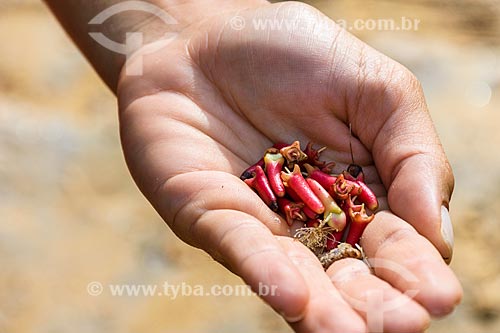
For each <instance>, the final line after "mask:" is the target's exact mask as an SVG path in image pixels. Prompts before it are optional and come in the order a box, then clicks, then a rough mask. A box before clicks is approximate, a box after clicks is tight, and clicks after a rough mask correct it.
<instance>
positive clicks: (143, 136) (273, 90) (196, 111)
mask: <svg viewBox="0 0 500 333" xmlns="http://www.w3.org/2000/svg"><path fill="white" fill-rule="evenodd" d="M116 2H117V1H83V0H65V1H62V0H58V1H55V0H53V1H47V3H48V5H49V6H50V7H51V8H52V10H53V11H54V13H55V14H56V16H57V17H58V18H59V20H60V21H61V23H62V24H63V26H64V27H65V28H66V30H67V31H68V32H69V33H70V35H71V36H72V37H73V39H74V40H75V42H76V43H77V45H78V46H79V47H80V49H81V50H82V51H83V52H84V54H85V55H86V56H87V58H88V59H89V60H90V62H91V63H92V64H93V66H94V67H95V68H96V70H97V71H98V73H99V74H100V75H101V76H102V78H103V79H104V80H105V82H106V83H107V84H108V86H110V88H111V89H113V91H115V92H116V94H117V97H118V104H119V119H120V131H121V132H120V133H121V138H122V144H123V150H124V153H125V157H126V161H127V164H128V166H129V169H130V172H131V174H132V176H133V178H134V180H135V181H136V183H137V185H138V187H139V188H140V189H141V191H142V192H143V193H144V195H145V196H146V197H147V199H148V200H149V201H150V202H151V203H152V205H153V206H154V207H155V209H156V210H157V211H158V213H159V214H160V215H161V216H162V217H163V218H164V219H165V221H166V222H167V223H168V225H169V226H170V227H171V228H172V230H173V231H174V232H175V233H176V234H177V235H178V236H179V237H180V238H181V239H182V240H184V241H185V242H186V243H188V244H191V245H193V246H196V247H199V248H201V249H204V250H205V251H206V252H208V253H209V254H210V255H211V256H212V257H213V258H214V259H215V260H217V261H218V262H220V263H222V264H223V265H224V266H225V267H227V268H228V269H229V270H231V271H232V272H234V273H235V274H238V275H239V276H241V277H242V278H243V280H245V281H246V282H247V283H248V284H249V285H250V286H252V287H253V288H255V289H257V288H258V285H259V283H264V284H268V285H277V286H278V290H279V294H278V295H274V296H264V297H263V299H264V300H265V301H266V302H267V303H268V304H269V305H270V306H271V307H273V308H274V309H275V310H276V311H277V312H278V313H280V314H282V316H283V317H284V318H285V320H287V321H288V322H289V324H290V326H291V327H292V328H293V329H294V330H295V331H296V332H309V333H310V332H325V331H328V332H365V331H367V330H369V329H373V327H369V325H368V324H367V314H366V313H365V312H364V311H361V310H360V309H359V307H357V306H356V303H355V301H353V300H355V299H358V300H366V299H368V297H369V295H370V294H371V293H373V291H381V292H383V296H384V299H385V300H388V299H389V300H390V299H395V298H397V297H400V298H401V297H402V298H404V299H406V301H405V302H404V304H402V305H401V306H399V307H398V308H397V309H396V310H392V312H391V311H389V312H386V313H384V315H383V323H382V325H383V329H384V331H387V332H392V331H393V332H401V331H405V332H406V331H412V332H418V331H423V330H425V328H426V327H427V326H428V325H429V320H430V316H443V315H446V314H448V313H450V312H451V311H452V310H453V308H454V307H455V306H456V305H457V304H458V303H459V302H460V299H461V296H462V290H461V287H460V284H459V282H458V280H457V279H456V277H455V276H454V274H453V272H452V271H451V270H450V268H449V267H448V266H447V265H446V263H445V261H443V259H442V257H444V258H447V259H450V258H451V254H452V249H451V246H449V245H447V244H446V243H445V242H444V240H443V239H442V237H441V233H440V219H441V218H440V207H441V205H443V204H444V205H445V206H446V205H447V204H448V202H449V199H450V196H451V192H452V189H453V175H452V172H451V169H450V166H449V164H448V162H447V159H446V156H445V154H444V152H443V149H442V147H441V144H440V142H439V139H438V137H437V135H436V131H435V129H434V126H433V124H432V121H431V118H430V116H429V114H428V111H427V107H426V104H425V100H424V96H423V93H422V89H421V87H420V85H419V83H418V81H417V80H416V79H415V77H414V76H413V75H412V74H411V73H410V72H409V71H408V70H407V69H405V68H404V67H403V66H402V65H400V64H398V63H396V62H394V61H393V60H391V59H389V58H387V57H386V56H384V55H382V54H380V53H378V52H377V51H375V50H374V49H372V48H370V47H369V46H368V45H366V44H364V43H363V42H362V41H360V40H358V39H356V38H355V37H353V36H352V35H350V34H348V33H347V32H346V31H344V30H342V29H341V28H339V27H338V26H336V25H335V24H334V23H333V22H332V21H331V20H330V19H328V18H327V17H325V16H324V15H323V14H321V13H320V12H318V11H317V10H315V9H313V8H312V7H309V6H307V5H304V4H299V3H292V2H287V3H282V4H273V5H271V4H268V3H267V2H263V1H231V2H227V1H222V2H217V1H210V2H208V1H150V2H151V3H155V4H157V5H159V6H161V7H162V8H164V9H165V10H167V12H168V13H169V14H171V15H172V16H174V17H175V18H176V19H177V20H178V21H179V22H180V24H179V25H176V26H175V27H173V26H165V24H161V22H158V21H157V20H155V19H154V18H151V17H144V15H143V14H135V15H134V14H131V13H127V14H123V15H127V16H126V17H127V19H124V18H123V17H122V18H120V15H121V14H119V15H116V17H115V18H113V19H112V20H113V24H111V23H109V24H107V25H104V26H103V30H105V31H106V32H107V34H108V36H111V37H110V39H114V40H116V41H120V38H121V39H123V32H124V31H137V30H139V31H143V32H147V33H148V37H147V38H148V42H150V44H148V45H145V46H142V47H141V48H139V49H136V50H134V52H135V55H136V57H135V58H134V59H132V60H131V62H130V63H128V64H127V65H131V64H133V62H134V61H139V60H138V59H139V58H140V57H139V55H143V58H142V60H143V75H141V76H128V75H126V73H125V71H124V70H123V64H124V57H123V56H120V55H117V54H114V53H112V52H110V51H108V50H106V49H104V48H102V47H101V46H99V45H98V44H97V43H95V42H93V41H92V40H90V38H89V37H88V35H87V32H88V31H87V30H88V26H87V24H86V23H87V22H88V21H89V20H90V18H92V17H93V16H95V15H96V14H97V13H99V12H100V11H101V10H103V9H104V8H106V7H107V6H109V5H111V4H113V3H116ZM75 8H78V10H75ZM214 8H217V12H216V13H215V12H214ZM215 14H216V15H215ZM235 15H238V16H241V17H242V18H244V20H245V21H246V22H247V24H246V26H245V28H244V29H242V30H235V29H232V28H231V25H230V24H229V22H230V20H231V18H233V17H234V16H235ZM253 18H260V19H266V18H268V19H275V18H278V19H287V20H291V21H293V22H296V24H295V25H294V26H295V28H294V29H292V30H291V31H289V30H287V29H282V30H275V31H271V30H267V31H259V30H256V29H253V27H252V25H251V22H252V19H253ZM165 31H175V32H177V33H178V35H177V37H176V38H175V39H174V40H173V41H171V42H170V43H169V44H168V46H167V47H164V48H162V49H161V50H160V51H157V52H154V53H149V50H150V49H151V48H152V47H154V46H155V43H158V42H155V39H156V38H157V37H158V36H160V35H162V34H163V33H164V32H165ZM349 123H351V124H352V131H353V134H354V137H353V139H352V146H353V153H354V156H355V158H356V163H358V164H360V165H362V166H363V169H364V171H365V175H366V182H367V183H368V184H369V186H370V188H372V189H373V190H374V191H375V193H376V194H377V196H379V198H380V202H381V205H382V207H383V208H384V209H385V210H384V211H383V212H380V213H378V214H377V216H376V218H375V220H374V221H373V222H372V223H371V224H370V225H369V226H368V227H367V229H366V230H365V233H364V235H363V238H362V241H361V244H362V246H363V247H364V250H365V252H366V255H367V256H368V257H369V258H370V259H372V260H374V259H375V260H386V261H390V262H392V263H394V264H395V265H397V267H401V269H403V270H405V271H408V272H410V273H411V275H412V276H413V279H410V280H408V279H403V278H402V277H401V274H397V273H395V272H394V271H392V270H390V269H387V267H385V266H383V265H382V266H380V265H379V266H380V267H375V269H374V272H373V273H372V272H370V271H369V270H368V268H367V267H366V265H364V264H363V263H362V262H361V261H356V260H343V261H341V262H338V263H335V264H333V265H332V266H331V267H330V268H329V269H328V271H327V272H326V273H325V272H324V270H323V269H322V267H321V265H320V264H319V261H318V260H317V259H316V258H315V257H314V255H313V254H312V253H311V252H310V251H309V250H308V249H306V248H305V247H304V246H302V244H300V243H298V242H294V241H293V240H292V238H291V237H290V235H291V234H290V230H289V229H288V226H287V224H286V222H285V221H283V220H282V219H280V218H279V217H278V216H277V215H276V214H274V213H273V212H272V211H270V210H269V209H268V208H267V207H266V205H265V204H264V203H263V202H262V201H261V200H260V199H259V198H258V196H257V195H256V194H255V193H254V192H253V191H252V190H251V189H250V188H249V187H248V186H247V185H246V184H244V183H243V182H242V181H241V180H239V178H238V176H239V174H240V173H241V172H242V171H243V170H244V169H246V167H248V166H249V165H251V164H253V163H255V161H257V160H258V159H259V158H261V157H262V154H263V152H264V150H265V149H266V148H268V147H270V146H271V145H272V144H273V143H274V142H278V141H285V142H293V141H294V140H300V141H301V142H303V143H304V144H305V143H306V142H307V141H309V140H311V141H314V142H315V143H317V144H322V145H326V146H327V147H328V149H327V151H325V152H324V153H323V155H322V156H323V158H324V159H325V160H334V161H336V162H337V166H336V169H335V170H334V171H336V172H339V171H341V170H342V169H345V168H346V167H347V165H348V164H349V163H350V162H351V157H350V156H351V155H350V151H349V140H350V136H349ZM389 208H390V210H389ZM408 290H417V291H418V293H417V294H416V296H415V297H413V298H410V297H408V296H403V295H402V294H403V293H405V292H406V291H408ZM405 297H406V298H405ZM395 314H396V315H395ZM372 324H373V323H372ZM370 325H371V324H370Z"/></svg>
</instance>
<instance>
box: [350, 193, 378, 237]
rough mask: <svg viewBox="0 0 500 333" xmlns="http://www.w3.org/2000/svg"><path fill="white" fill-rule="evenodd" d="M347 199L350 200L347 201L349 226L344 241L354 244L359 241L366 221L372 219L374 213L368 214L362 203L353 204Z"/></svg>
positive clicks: (368, 221)
mask: <svg viewBox="0 0 500 333" xmlns="http://www.w3.org/2000/svg"><path fill="white" fill-rule="evenodd" d="M347 201H349V202H350V203H348V205H349V219H350V226H349V232H348V233H347V237H346V240H345V241H346V243H349V244H351V245H352V246H354V245H355V244H356V243H358V242H359V240H360V238H361V235H362V234H363V231H364V230H365V228H366V226H367V225H368V223H370V222H371V221H373V218H374V217H375V215H370V216H368V215H367V213H366V210H365V205H364V204H361V205H354V204H353V203H352V201H351V200H350V199H349V200H347Z"/></svg>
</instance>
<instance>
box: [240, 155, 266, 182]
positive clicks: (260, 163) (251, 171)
mask: <svg viewBox="0 0 500 333" xmlns="http://www.w3.org/2000/svg"><path fill="white" fill-rule="evenodd" d="M258 166H260V167H261V168H263V167H264V158H261V159H260V160H259V161H258V162H257V163H255V164H254V165H251V166H249V167H248V168H247V169H246V170H245V171H243V173H242V174H241V176H240V179H241V180H246V179H250V178H252V177H253V176H254V175H255V169H257V167H258Z"/></svg>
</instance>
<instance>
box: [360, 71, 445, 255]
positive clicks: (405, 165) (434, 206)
mask: <svg viewBox="0 0 500 333" xmlns="http://www.w3.org/2000/svg"><path fill="white" fill-rule="evenodd" d="M403 73H405V75H404V76H403V77H401V78H400V80H396V82H397V87H394V90H393V92H394V93H395V94H397V95H398V97H397V98H396V99H393V100H392V102H393V103H394V104H393V105H392V106H393V107H390V108H384V109H383V110H382V111H381V113H385V114H384V115H383V117H380V118H378V119H384V120H378V121H379V122H380V123H379V124H377V125H378V126H379V127H378V128H380V130H379V131H378V132H377V134H376V136H375V137H374V138H373V137H372V138H370V139H371V140H373V141H371V142H373V145H372V147H371V148H372V153H373V156H374V160H375V164H376V167H377V170H378V171H379V174H380V176H381V178H382V180H383V182H384V185H385V187H386V188H387V189H388V203H389V207H390V209H391V210H392V212H393V213H394V214H396V215H398V216H399V217H400V218H402V219H404V220H405V221H407V222H408V223H410V224H411V225H412V226H413V227H414V228H415V229H416V230H417V231H418V232H419V233H420V234H421V235H423V236H425V237H426V238H427V239H429V240H430V241H431V242H432V243H433V244H434V246H435V247H436V248H437V249H438V250H439V252H440V253H441V256H442V257H443V259H444V260H445V261H446V262H447V263H449V262H450V261H451V257H452V253H453V228H452V225H451V221H450V216H449V213H448V207H449V201H450V199H451V194H452V192H453V187H454V178H453V173H452V170H451V167H450V164H449V162H448V160H447V158H446V155H445V153H444V150H443V147H442V145H441V143H440V140H439V137H438V135H437V133H436V129H435V128H434V125H433V122H432V120H431V117H430V115H429V113H428V110H427V106H426V104H425V99H424V96H423V92H422V89H421V87H420V84H419V82H418V81H417V79H416V78H415V77H414V76H413V75H412V74H411V73H409V72H408V71H403ZM389 104H390V103H389ZM376 121H377V120H375V122H376ZM365 126H366V125H365ZM363 141H364V140H363ZM365 142H366V141H365Z"/></svg>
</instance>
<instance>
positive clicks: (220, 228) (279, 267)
mask: <svg viewBox="0 0 500 333" xmlns="http://www.w3.org/2000/svg"><path fill="white" fill-rule="evenodd" d="M191 233H192V237H194V238H195V239H196V240H197V243H198V244H197V245H198V246H199V247H200V248H202V249H204V250H206V251H207V252H208V253H209V254H211V255H212V256H213V257H214V258H216V259H218V260H220V261H222V262H223V263H224V264H225V265H226V266H228V267H229V268H230V269H231V271H233V272H234V273H235V274H237V275H239V276H240V277H242V278H243V280H244V281H245V282H246V283H248V285H250V286H251V288H252V290H254V291H255V292H256V293H259V290H264V289H263V288H264V287H265V288H266V289H265V290H268V291H269V290H270V291H271V292H268V293H262V294H260V295H259V296H261V297H262V298H263V299H264V300H265V301H266V302H267V303H268V304H269V305H270V306H271V307H273V308H274V309H275V310H276V311H277V312H278V313H280V314H281V315H282V316H283V317H284V318H285V319H287V320H290V321H294V320H296V319H297V318H302V317H303V314H304V311H305V308H306V305H307V302H308V299H309V292H308V288H307V285H306V283H305V282H304V279H303V278H302V276H301V275H300V273H299V271H298V270H297V268H296V267H295V266H294V265H293V264H292V262H291V261H290V259H289V258H288V257H287V256H286V255H285V253H284V251H283V250H282V248H281V247H280V246H279V244H278V243H277V241H276V239H275V238H274V236H273V235H272V233H271V232H270V231H269V229H267V228H266V227H265V226H264V225H263V224H262V223H261V222H260V221H259V220H257V219H255V218H254V217H253V216H250V215H248V214H246V213H243V212H237V211H233V210H224V209H219V210H209V211H206V213H204V214H203V215H202V216H201V217H200V218H199V219H198V220H197V221H196V222H195V223H194V224H193V225H192V227H191Z"/></svg>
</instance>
